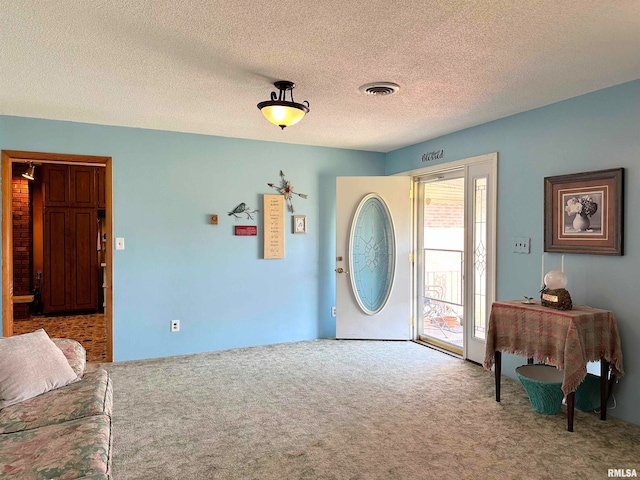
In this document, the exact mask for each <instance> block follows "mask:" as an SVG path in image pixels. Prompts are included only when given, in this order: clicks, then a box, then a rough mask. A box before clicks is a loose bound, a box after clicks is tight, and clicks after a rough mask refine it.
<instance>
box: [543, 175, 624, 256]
mask: <svg viewBox="0 0 640 480" xmlns="http://www.w3.org/2000/svg"><path fill="white" fill-rule="evenodd" d="M623 186H624V168H613V169H610V170H599V171H596V172H585V173H576V174H571V175H558V176H555V177H545V179H544V251H545V252H561V253H592V254H598V255H623V245H622V239H623V234H624V231H623V218H624V212H623V207H624V194H623V193H624V192H623Z"/></svg>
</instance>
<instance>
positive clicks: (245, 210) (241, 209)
mask: <svg viewBox="0 0 640 480" xmlns="http://www.w3.org/2000/svg"><path fill="white" fill-rule="evenodd" d="M258 211H259V210H251V208H249V207H248V206H247V204H246V203H241V204H239V205H238V206H237V207H236V208H234V209H233V210H231V211H230V212H228V214H229V216H231V215H233V216H234V217H236V218H240V216H241V215H242V214H244V215H246V216H247V220H253V215H255V214H256V213H258Z"/></svg>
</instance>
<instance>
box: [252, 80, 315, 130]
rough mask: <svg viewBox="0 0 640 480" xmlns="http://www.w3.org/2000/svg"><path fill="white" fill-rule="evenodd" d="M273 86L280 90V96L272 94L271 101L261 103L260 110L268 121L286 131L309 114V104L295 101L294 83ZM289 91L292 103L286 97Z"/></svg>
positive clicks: (284, 81) (279, 82)
mask: <svg viewBox="0 0 640 480" xmlns="http://www.w3.org/2000/svg"><path fill="white" fill-rule="evenodd" d="M273 85H274V86H275V87H276V88H277V89H278V90H279V93H278V95H276V92H271V100H269V101H266V102H260V103H259V104H258V108H259V109H260V110H261V111H262V114H263V115H264V116H265V118H266V119H267V120H269V121H270V122H271V123H273V124H274V125H278V126H279V127H280V128H281V129H283V130H284V127H290V126H291V125H295V124H296V123H298V122H299V121H300V120H302V117H304V116H305V115H306V114H307V113H309V102H307V101H306V100H305V101H304V102H303V103H296V102H294V101H293V88H294V87H295V86H296V84H295V83H293V82H288V81H286V80H281V81H278V82H275V83H274V84H273ZM287 91H288V92H289V97H290V98H291V100H290V101H289V100H287V97H286V95H287ZM305 104H306V105H305Z"/></svg>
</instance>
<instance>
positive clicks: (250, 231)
mask: <svg viewBox="0 0 640 480" xmlns="http://www.w3.org/2000/svg"><path fill="white" fill-rule="evenodd" d="M234 234H235V235H237V236H239V237H255V236H256V235H258V227H256V226H255V225H236V226H235V228H234Z"/></svg>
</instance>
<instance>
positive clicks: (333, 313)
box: [331, 307, 336, 317]
mask: <svg viewBox="0 0 640 480" xmlns="http://www.w3.org/2000/svg"><path fill="white" fill-rule="evenodd" d="M331 316H332V317H335V316H336V307H331Z"/></svg>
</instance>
